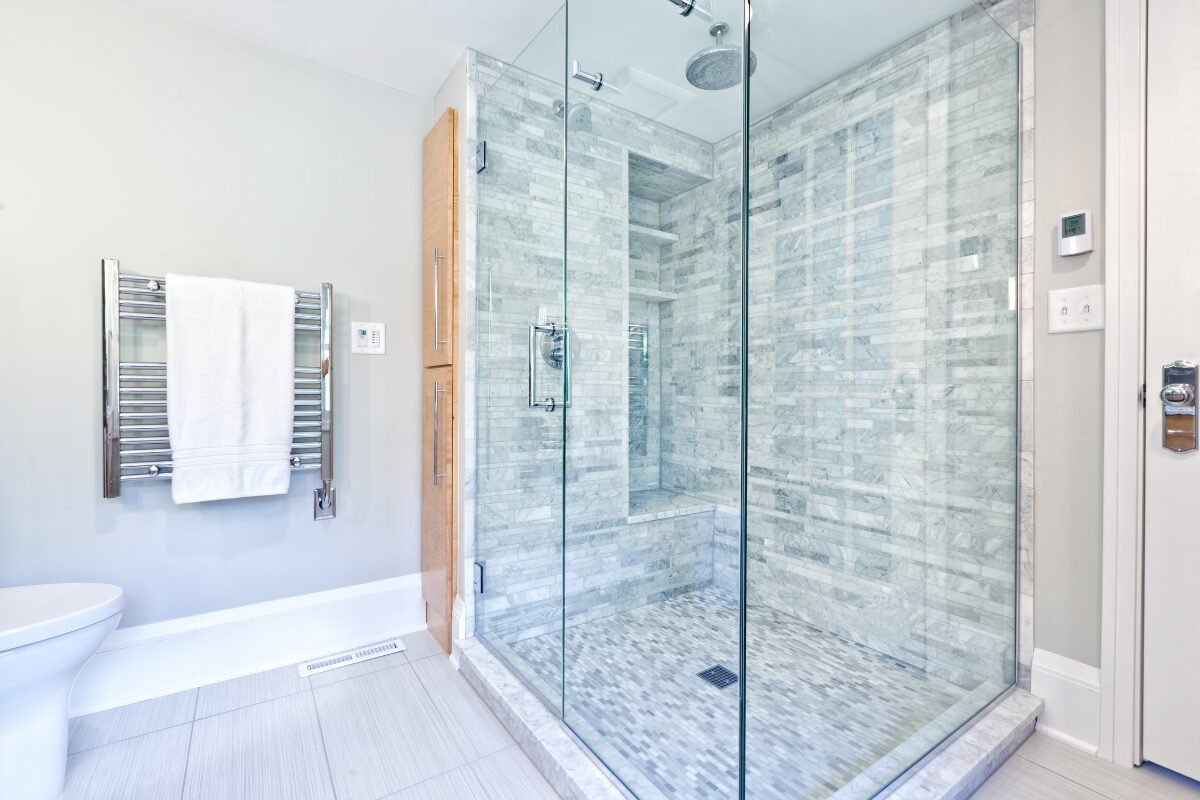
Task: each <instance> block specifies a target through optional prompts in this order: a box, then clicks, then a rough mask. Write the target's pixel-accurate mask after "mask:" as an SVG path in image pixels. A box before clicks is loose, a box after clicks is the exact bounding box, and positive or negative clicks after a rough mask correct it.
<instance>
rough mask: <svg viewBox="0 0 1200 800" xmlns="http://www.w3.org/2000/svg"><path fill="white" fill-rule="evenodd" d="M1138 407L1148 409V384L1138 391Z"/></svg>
mask: <svg viewBox="0 0 1200 800" xmlns="http://www.w3.org/2000/svg"><path fill="white" fill-rule="evenodd" d="M1138 405H1140V406H1141V407H1142V408H1145V407H1146V384H1144V383H1143V384H1142V388H1141V389H1138Z"/></svg>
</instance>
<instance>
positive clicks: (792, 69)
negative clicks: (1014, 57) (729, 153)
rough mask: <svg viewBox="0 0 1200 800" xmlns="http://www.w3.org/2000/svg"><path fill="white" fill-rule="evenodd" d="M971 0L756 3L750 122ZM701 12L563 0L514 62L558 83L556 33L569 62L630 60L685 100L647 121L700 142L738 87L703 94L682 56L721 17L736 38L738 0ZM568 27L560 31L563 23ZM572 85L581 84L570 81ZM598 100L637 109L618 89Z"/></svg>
mask: <svg viewBox="0 0 1200 800" xmlns="http://www.w3.org/2000/svg"><path fill="white" fill-rule="evenodd" d="M973 2H974V0H909V1H908V2H898V1H897V0H818V1H817V2H801V0H755V2H754V17H753V19H752V21H751V48H752V49H753V50H754V53H755V55H756V56H757V59H758V69H757V71H756V72H755V73H754V75H753V77H752V79H751V82H750V102H751V117H752V118H753V119H758V118H760V117H763V116H766V115H767V114H769V113H770V112H772V111H774V110H776V109H778V108H779V107H780V106H782V105H785V104H786V103H789V102H791V101H793V100H795V99H797V98H800V97H803V96H804V95H806V94H808V93H810V92H812V91H813V90H814V89H817V88H819V87H820V86H823V85H824V84H826V83H828V82H829V81H831V80H833V79H834V78H836V77H838V76H839V75H843V74H845V73H846V72H849V71H850V70H852V69H854V68H855V67H857V66H859V65H860V64H863V63H865V62H867V61H869V60H870V59H871V58H873V57H875V56H877V55H879V54H880V53H883V52H885V51H886V50H888V49H890V48H891V47H893V46H895V45H897V44H900V43H901V42H903V41H905V40H906V39H909V38H911V37H912V36H915V35H916V34H918V33H920V32H921V31H923V30H926V29H927V28H930V27H932V26H933V25H936V24H937V23H939V22H941V21H942V20H944V19H946V18H947V17H949V16H951V15H952V14H954V13H956V12H958V11H961V10H963V9H964V8H966V7H968V6H971V5H973ZM699 5H701V6H702V7H703V8H704V9H706V10H707V11H708V14H707V16H706V15H703V14H701V13H700V12H693V13H692V14H691V15H690V16H688V17H686V18H684V17H680V15H679V13H678V10H677V9H676V8H675V6H673V5H672V4H671V3H669V2H667V0H572V2H571V4H570V19H569V24H564V19H563V15H561V14H560V15H559V16H558V17H556V18H555V20H554V24H553V25H551V26H549V27H548V28H547V29H546V30H545V31H544V32H543V33H542V34H541V35H539V36H538V37H537V39H535V40H534V41H533V42H532V43H531V44H530V46H529V48H528V49H527V50H526V51H525V52H524V53H523V54H522V55H521V56H520V57H519V58H518V60H517V61H516V64H517V65H518V66H520V67H522V68H524V69H527V70H529V71H531V72H536V73H538V74H540V75H543V76H545V77H547V78H553V79H556V80H561V79H562V78H561V76H562V74H563V68H562V59H563V44H562V42H563V40H564V38H565V39H566V40H567V42H568V44H567V50H568V56H569V58H570V59H578V60H579V62H580V65H581V67H583V68H584V69H585V70H587V71H589V72H593V73H595V72H602V73H604V75H605V76H606V78H608V77H614V78H615V77H617V76H620V75H621V74H622V73H623V72H624V70H625V69H626V68H629V67H632V68H633V69H635V70H640V71H642V72H643V73H648V74H650V75H653V76H655V77H656V78H658V79H660V80H663V81H666V82H667V83H668V84H670V86H671V88H672V89H673V90H675V91H676V92H678V93H680V94H681V96H683V97H684V98H685V99H683V100H681V101H680V102H678V103H677V104H676V105H674V106H673V107H671V108H668V109H666V110H665V111H662V112H660V113H657V114H654V115H652V116H653V117H654V119H656V120H658V121H659V122H662V123H663V124H665V125H669V126H671V127H673V128H677V129H679V130H683V131H687V132H688V133H691V134H693V135H695V136H698V137H700V138H702V139H706V140H708V141H717V140H719V139H722V138H724V137H726V136H729V135H730V134H733V133H736V132H737V131H738V130H739V129H740V127H741V114H742V107H741V92H740V90H739V89H738V88H732V89H726V90H724V91H716V92H713V91H702V90H699V89H696V88H694V87H692V86H691V85H690V84H688V82H687V78H686V76H685V70H686V68H687V63H688V60H689V59H690V58H691V57H692V55H693V54H695V53H696V52H698V51H699V50H701V49H703V48H705V47H708V46H709V45H711V44H712V43H713V39H712V38H711V37H710V36H709V32H708V31H709V27H710V25H711V21H712V20H713V19H716V20H720V21H724V22H727V23H729V26H730V31H731V34H730V36H728V37H727V39H726V44H740V43H741V30H742V21H741V20H742V2H741V0H700V3H699ZM568 28H569V30H567V29H568ZM572 85H573V87H574V88H576V89H584V90H585V91H586V90H587V86H586V84H583V83H580V82H577V81H572ZM597 97H598V98H599V99H602V100H605V101H608V102H610V103H613V104H614V105H617V106H627V107H631V108H633V109H634V110H639V109H638V108H637V104H634V103H627V102H626V99H625V98H624V97H623V96H622V94H618V93H614V92H611V91H607V90H603V89H602V90H601V91H600V92H599V93H598V94H597Z"/></svg>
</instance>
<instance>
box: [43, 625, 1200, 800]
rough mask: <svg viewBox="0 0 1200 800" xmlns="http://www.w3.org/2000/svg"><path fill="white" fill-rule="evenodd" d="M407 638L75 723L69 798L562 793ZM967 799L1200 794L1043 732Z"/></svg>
mask: <svg viewBox="0 0 1200 800" xmlns="http://www.w3.org/2000/svg"><path fill="white" fill-rule="evenodd" d="M404 642H405V645H406V647H407V650H406V651H405V652H403V653H397V654H395V655H392V656H387V657H385V658H378V659H374V660H372V661H366V662H363V663H361V664H356V665H354V666H351V667H345V668H343V669H338V670H332V671H330V672H326V673H321V674H318V675H314V676H312V677H311V678H300V677H299V675H298V674H297V672H296V669H295V667H284V668H281V669H278V670H271V671H269V672H264V673H260V674H257V675H251V676H248V677H245V678H239V679H237V680H233V681H226V682H225V683H219V684H215V685H212V686H205V687H202V688H200V689H193V690H191V691H187V692H181V693H179V694H176V695H171V696H169V697H163V698H159V699H156V700H148V701H146V702H144V703H137V704H134V705H131V706H124V707H122V708H116V709H113V710H111V711H105V712H101V713H99V714H92V715H90V716H86V717H80V718H78V719H74V720H72V721H71V738H70V750H71V755H70V757H69V760H68V765H67V791H66V793H65V794H64V800H241V799H242V798H245V799H246V800H250V798H253V800H542V799H543V798H544V799H545V800H553V798H556V797H557V795H556V794H555V793H554V791H553V790H552V789H551V788H550V787H549V786H548V785H547V784H546V782H545V780H543V778H542V777H541V775H540V774H539V773H538V772H537V770H536V769H535V768H534V766H533V764H532V763H531V762H530V761H529V759H528V758H526V757H525V755H524V753H522V752H521V750H520V748H519V747H518V746H517V745H516V744H515V743H514V742H513V740H512V739H511V738H510V737H509V735H508V734H507V733H506V732H505V731H504V729H503V727H502V726H501V725H500V723H499V722H498V721H497V720H496V718H495V717H494V716H493V715H492V714H491V712H490V711H488V709H487V707H486V706H485V705H484V704H483V701H482V700H480V699H479V697H478V696H477V695H476V694H475V693H474V691H473V690H472V689H471V687H470V686H468V685H467V683H466V681H465V680H464V679H463V678H462V676H461V675H458V674H457V673H455V672H454V670H453V668H452V667H451V666H450V664H449V662H448V661H447V659H446V658H445V656H444V655H442V654H441V651H440V650H439V649H438V648H437V643H436V642H434V640H433V638H432V637H431V636H429V634H428V633H425V632H421V633H418V634H412V635H410V636H406V637H404ZM971 800H1200V783H1196V782H1194V781H1189V780H1187V779H1185V778H1181V777H1180V776H1177V775H1175V774H1173V773H1170V772H1167V771H1166V770H1163V769H1160V768H1158V767H1154V766H1147V767H1142V768H1139V769H1125V768H1122V767H1118V766H1115V765H1113V764H1109V763H1107V762H1103V761H1100V760H1099V759H1097V758H1094V757H1092V756H1089V755H1087V754H1086V753H1083V752H1080V751H1078V750H1076V749H1074V748H1072V747H1070V746H1068V745H1065V744H1062V743H1060V742H1058V741H1055V740H1054V739H1050V738H1049V737H1046V736H1044V735H1042V734H1034V736H1033V737H1032V738H1030V739H1029V741H1028V742H1026V743H1025V744H1024V745H1023V746H1022V747H1021V749H1020V750H1019V751H1018V752H1017V753H1016V755H1014V756H1013V757H1012V758H1011V759H1009V760H1008V762H1006V763H1005V764H1004V765H1003V766H1002V767H1001V768H1000V769H999V770H998V771H997V772H996V774H995V775H993V776H992V777H991V778H990V779H989V780H988V781H987V783H985V784H984V785H983V786H982V787H980V789H979V790H978V791H977V792H976V793H975V794H974V795H973V797H972V799H971Z"/></svg>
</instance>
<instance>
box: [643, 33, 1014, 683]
mask: <svg viewBox="0 0 1200 800" xmlns="http://www.w3.org/2000/svg"><path fill="white" fill-rule="evenodd" d="M1016 68H1017V63H1016V48H1015V45H1014V44H1013V42H1012V40H1011V39H1010V38H1009V37H1008V36H1007V35H1006V34H1005V33H1004V32H1003V31H1002V30H1001V29H1000V28H998V27H997V26H996V25H995V24H994V23H993V22H992V21H991V20H990V19H988V18H987V17H986V16H984V15H983V14H982V13H981V12H979V11H977V10H976V11H972V12H968V13H965V14H963V15H960V16H958V17H955V18H952V19H951V20H949V21H947V22H946V23H943V24H942V25H939V26H937V27H935V28H933V29H931V30H930V31H927V32H925V33H924V34H921V35H919V36H917V37H915V38H914V39H913V40H911V41H909V42H907V43H905V44H904V45H901V46H900V47H897V48H895V49H894V50H892V51H890V52H888V53H885V54H883V55H881V56H879V57H878V58H876V59H874V60H873V61H872V62H870V63H868V64H866V65H864V66H863V67H861V68H859V69H857V70H854V71H853V72H851V73H849V74H847V75H845V76H843V77H841V78H839V79H837V80H835V81H834V82H832V83H831V84H829V85H827V86H825V87H823V88H821V89H819V90H817V91H816V92H814V93H813V94H811V95H809V96H808V97H805V98H803V99H801V100H799V101H797V102H795V103H793V104H791V105H789V106H786V107H784V108H783V109H781V110H779V111H778V112H776V113H774V114H772V115H771V116H770V117H769V118H767V119H765V120H762V121H760V122H758V123H756V124H755V125H754V127H753V129H752V132H751V137H750V142H751V176H750V190H751V199H750V206H751V210H750V215H751V216H750V224H751V226H752V227H751V232H750V241H751V256H750V258H751V261H750V265H749V266H750V278H749V280H750V287H749V288H750V296H751V307H750V337H751V338H750V353H749V359H750V387H749V394H750V407H749V409H748V413H749V418H750V441H749V453H750V465H749V469H750V486H749V496H748V499H747V502H748V505H749V530H748V536H749V540H750V545H749V548H750V559H751V561H750V565H749V569H750V576H749V585H750V599H751V602H752V603H757V604H762V605H767V606H770V607H772V608H775V609H777V610H780V611H783V612H786V613H789V614H793V615H795V616H798V617H800V618H802V619H805V620H807V621H810V622H812V623H813V624H817V625H820V626H821V627H823V628H826V629H827V630H829V631H831V632H833V633H836V634H838V635H841V636H844V637H846V638H849V639H851V640H853V641H856V642H860V643H863V644H867V645H869V646H871V647H874V648H876V649H878V650H880V651H882V652H884V653H888V654H890V655H892V656H894V657H897V658H900V659H903V660H905V661H907V662H909V663H912V664H916V665H919V666H922V667H924V668H927V669H930V670H939V671H940V674H942V675H944V676H945V677H947V678H948V679H950V680H955V681H957V680H962V679H968V676H971V675H975V674H987V675H994V676H996V677H998V678H1001V679H1006V678H1007V679H1011V674H1012V671H1013V668H1012V664H1013V658H1014V650H1013V642H1012V630H1013V618H1014V613H1015V611H1014V609H1015V605H1016V603H1015V585H1014V580H1013V576H1014V572H1015V552H1016V547H1015V541H1014V539H1015V532H1016V508H1017V494H1016V485H1017V458H1016V448H1017V438H1016V429H1017V413H1016V409H1017V389H1018V385H1017V380H1016V378H1017V358H1018V350H1017V346H1016V334H1017V315H1016V312H1015V308H1013V307H1010V296H1009V292H1010V287H1009V279H1010V277H1013V276H1014V275H1015V274H1016V264H1017V257H1018V249H1017V235H1016V234H1017V202H1016V180H1015V178H1016V166H1017V144H1018V133H1019V132H1018V130H1017V127H1016V124H1015V115H1014V113H1013V111H1014V108H1013V103H1012V94H1013V89H1014V88H1015V86H1016V79H1017V72H1016ZM739 147H740V143H739V141H738V139H737V138H736V137H735V138H731V139H729V140H726V141H724V142H720V143H718V144H717V146H716V150H715V166H714V169H715V179H714V180H713V181H712V182H711V183H710V184H707V185H704V186H700V187H698V188H697V189H694V190H692V191H691V192H688V193H685V194H683V195H680V196H678V197H675V198H672V199H670V200H668V201H666V202H664V203H663V204H662V209H661V218H662V224H663V227H664V228H665V229H666V230H668V231H670V232H672V233H675V234H678V235H679V237H680V241H679V243H678V244H674V245H669V246H667V247H666V248H664V251H663V258H662V267H661V269H662V281H663V285H664V288H668V289H669V290H671V291H673V292H676V293H678V300H676V301H675V302H673V303H671V304H670V309H669V313H665V314H664V320H663V333H662V339H663V342H664V344H663V349H664V354H663V371H664V375H663V381H664V405H665V406H667V407H669V408H670V409H671V413H670V415H665V416H664V424H663V442H662V449H663V467H662V476H663V487H664V488H669V489H672V490H675V491H680V492H687V493H691V494H694V495H699V496H702V497H706V498H709V499H712V500H714V501H716V502H718V503H722V504H729V505H735V504H736V500H737V497H736V487H737V468H738V461H737V458H736V454H737V449H738V446H739V436H738V420H739V415H740V408H739V404H738V402H737V397H738V392H739V383H740V375H739V372H738V367H739V364H740V360H741V359H740V353H739V337H740V320H739V312H738V309H739V308H740V293H741V287H740V285H739V280H738V276H739V271H738V270H737V268H736V267H737V262H738V258H739V256H738V253H739V248H740V220H739V218H738V204H739V195H738V192H737V188H738V179H739V177H738V176H739V173H740V160H741V158H740V153H739V152H738V148H739ZM731 488H732V489H733V493H732V494H731ZM735 535H736V532H735Z"/></svg>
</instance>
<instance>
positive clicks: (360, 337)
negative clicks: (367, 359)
mask: <svg viewBox="0 0 1200 800" xmlns="http://www.w3.org/2000/svg"><path fill="white" fill-rule="evenodd" d="M384 349H385V341H384V330H383V323H382V322H351V323H350V352H351V353H364V354H365V355H368V356H381V355H383V354H384Z"/></svg>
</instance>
